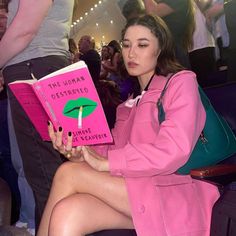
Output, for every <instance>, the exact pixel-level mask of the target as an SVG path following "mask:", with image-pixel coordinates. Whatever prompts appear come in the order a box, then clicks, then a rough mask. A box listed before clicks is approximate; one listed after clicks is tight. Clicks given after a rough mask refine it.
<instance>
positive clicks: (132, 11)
mask: <svg viewBox="0 0 236 236" xmlns="http://www.w3.org/2000/svg"><path fill="white" fill-rule="evenodd" d="M122 14H123V16H124V17H125V18H126V20H129V19H131V18H133V17H137V16H139V15H143V14H145V9H144V7H143V6H142V5H141V4H140V2H139V0H127V2H126V3H125V4H124V6H123V8H122Z"/></svg>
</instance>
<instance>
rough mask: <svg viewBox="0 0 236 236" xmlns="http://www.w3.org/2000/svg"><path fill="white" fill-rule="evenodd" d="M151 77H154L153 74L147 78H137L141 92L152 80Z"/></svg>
mask: <svg viewBox="0 0 236 236" xmlns="http://www.w3.org/2000/svg"><path fill="white" fill-rule="evenodd" d="M153 76H154V73H152V74H149V75H148V76H139V77H138V81H139V85H140V90H141V92H142V91H143V90H144V89H145V88H146V87H147V85H148V83H149V82H150V80H151V79H152V78H153Z"/></svg>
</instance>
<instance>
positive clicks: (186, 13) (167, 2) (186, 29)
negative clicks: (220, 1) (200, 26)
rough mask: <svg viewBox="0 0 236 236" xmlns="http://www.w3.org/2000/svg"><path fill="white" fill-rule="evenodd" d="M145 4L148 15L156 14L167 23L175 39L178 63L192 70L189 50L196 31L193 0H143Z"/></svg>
mask: <svg viewBox="0 0 236 236" xmlns="http://www.w3.org/2000/svg"><path fill="white" fill-rule="evenodd" d="M143 2H144V5H145V10H146V12H147V13H149V14H156V15H158V16H159V17H161V18H162V19H163V20H164V21H165V23H166V24H167V26H168V28H169V29H170V31H171V33H172V36H173V38H174V42H175V54H176V57H177V59H178V61H179V62H180V63H181V64H182V65H183V66H184V67H185V68H191V66H190V63H189V58H188V50H189V49H191V48H192V43H193V32H194V29H195V20H194V8H193V2H192V0H179V1H173V0H161V1H155V0H143Z"/></svg>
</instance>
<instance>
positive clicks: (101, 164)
mask: <svg viewBox="0 0 236 236" xmlns="http://www.w3.org/2000/svg"><path fill="white" fill-rule="evenodd" d="M82 155H83V158H84V160H85V161H86V162H87V163H88V164H89V165H90V166H91V167H92V168H93V169H95V170H97V171H109V164H108V160H107V159H106V158H104V157H103V156H101V155H99V154H98V153H97V152H96V151H94V150H93V149H92V148H90V147H87V146H83V147H82Z"/></svg>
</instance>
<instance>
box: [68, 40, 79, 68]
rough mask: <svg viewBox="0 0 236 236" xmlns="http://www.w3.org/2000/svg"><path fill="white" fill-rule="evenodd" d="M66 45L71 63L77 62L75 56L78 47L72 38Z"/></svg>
mask: <svg viewBox="0 0 236 236" xmlns="http://www.w3.org/2000/svg"><path fill="white" fill-rule="evenodd" d="M68 43H69V52H70V60H71V63H74V62H76V61H77V58H76V55H77V53H78V47H77V44H76V42H75V40H74V39H73V38H69V41H68Z"/></svg>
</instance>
